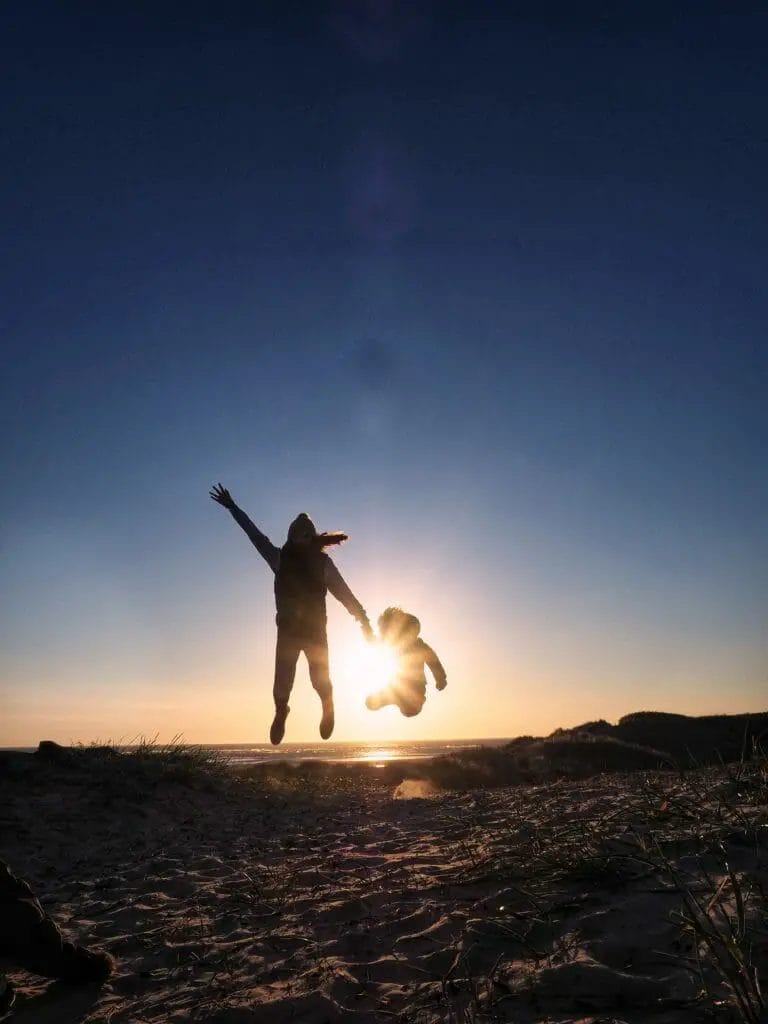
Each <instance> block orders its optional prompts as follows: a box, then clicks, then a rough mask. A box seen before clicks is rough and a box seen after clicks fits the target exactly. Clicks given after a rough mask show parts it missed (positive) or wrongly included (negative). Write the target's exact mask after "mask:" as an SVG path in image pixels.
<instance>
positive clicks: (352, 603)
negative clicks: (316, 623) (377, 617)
mask: <svg viewBox="0 0 768 1024" xmlns="http://www.w3.org/2000/svg"><path fill="white" fill-rule="evenodd" d="M325 585H326V587H328V589H329V590H330V592H331V593H332V594H333V596H334V597H335V598H336V600H337V601H341V603H342V604H343V605H344V607H345V608H346V609H347V611H348V612H349V614H350V615H351V616H352V618H353V619H357V621H358V622H359V623H360V625H361V626H362V627H363V633H365V635H366V638H367V639H369V640H370V639H371V638H372V637H373V630H372V629H371V623H370V622H369V621H368V616H367V615H366V613H365V608H363V606H362V605H361V604H360V602H359V601H358V600H357V598H356V597H355V595H354V594H353V593H352V591H351V590H350V589H349V587H348V586H347V584H346V582H345V580H344V578H343V577H342V575H341V573H340V572H339V570H338V569H337V568H336V566H335V565H334V564H333V562H332V561H331V559H330V558H326V562H325Z"/></svg>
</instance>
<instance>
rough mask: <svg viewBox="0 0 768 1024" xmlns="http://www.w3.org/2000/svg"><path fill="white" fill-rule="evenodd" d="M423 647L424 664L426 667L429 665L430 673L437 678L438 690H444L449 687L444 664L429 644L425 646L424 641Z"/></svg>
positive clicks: (422, 642)
mask: <svg viewBox="0 0 768 1024" xmlns="http://www.w3.org/2000/svg"><path fill="white" fill-rule="evenodd" d="M421 645H422V650H423V652H424V663H425V664H426V665H429V671H430V672H431V673H432V675H433V676H434V677H435V686H436V687H437V688H438V690H444V689H445V688H446V686H447V685H448V678H447V676H446V674H445V669H444V668H443V663H442V662H441V661H440V659H439V658H438V656H437V655H436V654H435V652H434V651H433V650H432V648H431V647H430V646H429V644H425V643H424V641H423V640H422V641H421Z"/></svg>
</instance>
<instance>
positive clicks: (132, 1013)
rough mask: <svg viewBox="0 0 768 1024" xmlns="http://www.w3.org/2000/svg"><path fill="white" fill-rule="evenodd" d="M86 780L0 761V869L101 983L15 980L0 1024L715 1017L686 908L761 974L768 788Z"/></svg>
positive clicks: (26, 761)
mask: <svg viewBox="0 0 768 1024" xmlns="http://www.w3.org/2000/svg"><path fill="white" fill-rule="evenodd" d="M88 761H89V759H88V757H87V752H85V753H84V754H82V755H80V756H74V757H73V759H72V761H71V763H67V764H64V765H60V764H51V763H47V762H45V761H42V762H41V760H40V759H39V758H38V757H37V755H15V756H8V755H6V759H5V760H4V762H3V767H2V773H3V791H4V793H5V794H7V796H6V797H5V798H4V801H3V806H2V811H0V815H1V817H0V825H1V827H2V844H1V846H0V856H2V857H3V858H4V859H6V860H7V861H8V862H9V863H10V864H11V865H12V866H13V867H14V869H15V870H16V871H17V872H18V873H19V874H22V875H23V876H25V877H26V878H27V879H28V880H29V881H30V882H31V883H32V884H33V885H34V886H35V888H36V890H37V891H38V893H39V895H40V897H41V899H42V900H43V903H44V905H45V906H46V908H47V909H48V910H49V912H50V913H51V914H52V916H53V917H54V918H55V920H56V921H57V923H58V924H59V925H60V926H61V927H62V929H63V930H64V931H65V932H66V933H67V934H71V935H72V936H73V937H76V938H77V939H78V940H79V941H82V942H88V943H92V944H94V945H98V946H101V947H102V948H105V949H107V950H109V951H110V952H111V953H112V954H113V955H114V956H115V957H116V959H117V962H118V966H117V971H116V974H115V976H114V977H113V978H112V979H110V981H109V982H107V983H106V984H105V985H104V986H103V987H102V988H101V989H98V988H94V987H89V988H85V989H82V988H79V989H78V988H68V987H66V986H64V985H63V984H61V983H58V982H47V981H45V980H43V979H37V978H34V977H33V976H31V975H28V974H25V973H24V972H23V971H13V970H11V971H10V972H9V977H10V978H11V979H12V980H13V981H14V983H15V984H16V986H17V991H18V996H19V997H18V1001H17V1007H16V1010H15V1012H14V1016H13V1018H12V1019H13V1020H16V1021H18V1022H19V1024H22V1022H30V1024H31V1022H35V1024H65V1022H66V1024H72V1022H86V1021H87V1022H93V1024H95V1022H111V1024H118V1022H126V1024H128V1022H131V1024H137V1022H144V1021H147V1022H149V1021H157V1022H166V1021H167V1022H171V1021H174V1022H176V1021H207V1022H216V1024H269V1022H281V1021H289V1020H295V1021H303V1022H307V1024H324V1022H330V1021H359V1022H371V1024H373V1022H377V1021H404V1022H405V1021H413V1022H425V1024H426V1022H438V1021H486V1020H489V1021H490V1020H514V1021H530V1022H534V1021H541V1022H544V1021H548V1022H549V1021H562V1022H566V1021H568V1022H576V1021H579V1022H581V1024H587V1022H592V1024H597V1022H598V1021H600V1022H607V1021H626V1022H630V1021H637V1022H640V1021H647V1020H653V1021H659V1022H669V1024H672V1022H678V1021H691V1022H693V1021H700V1020H703V1019H706V1013H707V1012H708V1011H707V1007H710V1008H712V1007H715V1006H719V1009H720V1013H721V1014H722V1013H726V1017H725V1018H724V1019H728V1014H730V1013H731V1009H732V1008H733V1007H736V1008H738V998H737V996H736V995H735V994H734V992H733V991H732V990H731V988H730V987H729V985H728V984H727V983H724V982H723V977H724V976H723V971H722V970H720V969H718V968H717V966H714V965H713V963H711V962H710V961H713V960H715V959H716V957H715V956H714V954H713V953H712V952H711V951H709V953H708V951H707V948H706V946H707V943H706V940H705V939H703V938H702V937H701V936H699V941H698V943H694V942H693V941H692V939H691V929H690V927H689V926H686V914H689V916H690V913H691V912H693V913H694V914H695V907H694V910H693V911H691V908H690V907H689V906H688V901H689V899H690V896H689V894H692V895H693V898H694V899H695V900H696V904H695V905H697V906H701V907H702V908H703V913H704V917H705V918H706V921H708V922H710V924H711V925H712V927H713V928H714V929H715V930H716V931H717V930H719V931H722V930H723V929H727V927H728V924H727V922H728V920H730V919H733V920H737V921H739V920H740V921H741V924H740V925H737V926H738V927H741V928H742V929H743V930H744V932H745V937H746V938H748V940H749V942H750V943H751V949H752V953H751V955H752V958H753V961H754V962H753V963H752V964H750V965H748V967H745V972H746V974H748V971H749V970H753V969H754V968H755V967H758V968H759V969H760V970H761V971H764V970H765V967H766V959H767V957H768V946H766V942H765V934H766V933H765V924H766V921H765V911H766V905H765V897H764V895H762V896H760V894H759V893H758V891H757V886H758V885H762V886H766V884H768V873H766V862H765V853H766V833H767V832H768V814H767V813H766V807H765V781H766V780H765V774H764V768H763V769H762V774H761V769H759V768H758V767H757V766H753V767H751V768H749V769H744V770H743V772H742V774H741V775H740V776H739V777H737V775H736V772H735V771H734V770H733V769H722V768H721V769H702V770H700V771H698V772H694V773H691V774H690V775H688V776H686V777H685V778H682V779H681V778H679V777H677V776H675V775H673V774H670V773H655V774H641V773H632V774H615V775H604V776H600V777H597V778H593V779H589V780H579V781H561V782H555V783H549V784H546V785H541V786H535V785H533V786H517V787H506V788H497V789H488V790H470V791H467V792H463V793H458V792H453V793H435V792H431V791H430V787H429V785H428V784H427V783H424V782H418V781H412V782H409V781H406V782H404V783H402V784H401V785H400V786H398V787H396V788H394V789H393V788H390V787H388V786H386V785H385V784H384V783H383V781H382V780H381V779H380V777H379V776H377V775H376V773H375V772H373V771H368V772H367V773H362V772H361V773H358V774H357V775H350V776H349V777H346V778H341V779H340V780H339V781H338V782H336V783H330V782H329V781H328V779H323V780H322V781H321V782H318V784H317V785H314V786H313V785H309V786H307V785H306V783H304V784H303V785H302V787H298V786H297V785H296V784H290V785H288V784H286V783H285V782H284V781H282V782H278V783H275V784H273V785H268V784H267V783H266V782H265V780H264V779H263V778H260V779H255V780H254V779H244V778H234V777H232V776H231V774H228V773H226V772H224V773H218V772H209V771H207V770H206V769H204V768H198V767H195V768H194V769H192V770H190V771H189V772H188V773H187V772H183V771H170V770H168V771H166V770H165V769H163V770H158V771H155V772H153V773H147V772H146V771H145V769H144V768H143V767H142V768H141V770H138V769H136V770H134V766H133V765H132V764H128V763H126V764H122V763H120V762H119V759H118V758H117V757H115V758H112V759H110V760H108V761H103V760H101V759H99V760H98V762H95V761H94V759H93V758H91V759H90V762H91V763H90V764H89V763H88ZM761 787H762V788H761ZM737 890H738V891H737ZM764 891H765V890H764V889H763V893H764ZM742 900H743V901H744V903H745V904H746V905H745V906H744V907H742V908H741V910H739V909H738V907H737V901H738V902H740V901H742ZM761 900H762V902H761ZM687 907H688V909H687V910H686V908H687ZM761 915H762V917H761ZM706 921H705V922H702V923H701V924H702V928H704V927H706ZM761 929H762V930H761ZM697 944H698V945H699V946H700V947H701V948H700V950H699V957H698V958H697V954H696V949H695V948H694V947H695V946H696V945H697ZM746 974H745V977H746ZM706 987H709V989H710V996H709V997H707V995H706V991H705V989H706ZM734 1012H735V1011H734ZM731 1019H749V1018H739V1017H738V1016H732V1017H731ZM755 1019H758V1018H757V1017H755Z"/></svg>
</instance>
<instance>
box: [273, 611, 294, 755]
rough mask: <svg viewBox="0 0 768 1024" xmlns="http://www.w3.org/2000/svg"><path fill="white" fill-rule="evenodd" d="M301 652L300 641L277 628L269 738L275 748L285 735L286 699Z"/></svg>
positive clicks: (288, 695) (289, 692)
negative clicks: (273, 705) (272, 713)
mask: <svg viewBox="0 0 768 1024" xmlns="http://www.w3.org/2000/svg"><path fill="white" fill-rule="evenodd" d="M300 652H301V641H300V640H299V639H298V637H296V636H293V635H292V634H291V633H288V632H286V631H285V630H281V629H279V628H278V630H277V644H276V646H275V684H274V686H273V688H272V696H273V697H274V699H275V717H274V720H273V722H272V728H271V729H270V730H269V738H270V740H271V741H272V743H273V744H274V745H275V746H277V744H278V743H280V742H281V740H282V738H283V736H284V735H285V720H286V718H287V717H288V711H289V710H290V709H289V707H288V698H289V697H290V696H291V690H292V689H293V681H294V679H295V678H296V662H297V661H298V660H299V654H300Z"/></svg>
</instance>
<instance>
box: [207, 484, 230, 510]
mask: <svg viewBox="0 0 768 1024" xmlns="http://www.w3.org/2000/svg"><path fill="white" fill-rule="evenodd" d="M209 493H210V495H211V497H212V498H213V500H214V501H217V502H218V503H219V504H220V505H223V506H224V508H234V507H235V502H234V500H233V498H232V495H231V494H230V493H229V491H228V490H227V488H226V487H222V485H221V484H216V485H215V486H214V487H212V488H211V490H210V492H209Z"/></svg>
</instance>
